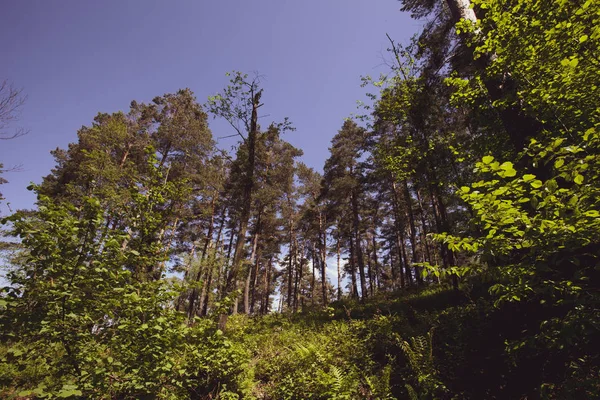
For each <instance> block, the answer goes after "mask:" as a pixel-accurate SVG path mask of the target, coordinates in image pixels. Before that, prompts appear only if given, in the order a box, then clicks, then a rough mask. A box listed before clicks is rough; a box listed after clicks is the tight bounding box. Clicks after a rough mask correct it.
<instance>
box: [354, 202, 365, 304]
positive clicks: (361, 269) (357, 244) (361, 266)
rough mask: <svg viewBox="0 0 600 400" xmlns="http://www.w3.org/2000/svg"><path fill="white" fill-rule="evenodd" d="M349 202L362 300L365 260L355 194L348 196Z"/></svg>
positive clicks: (363, 297) (363, 296) (363, 294)
mask: <svg viewBox="0 0 600 400" xmlns="http://www.w3.org/2000/svg"><path fill="white" fill-rule="evenodd" d="M350 201H351V202H352V213H353V228H354V238H355V243H354V245H355V247H356V259H357V263H358V273H359V275H360V291H361V293H360V294H361V298H362V299H363V300H364V299H366V298H367V297H368V296H367V278H366V277H365V260H364V258H363V252H362V245H361V244H362V243H361V242H362V240H361V237H360V231H359V224H360V220H359V215H358V199H357V196H356V193H352V194H351V195H350Z"/></svg>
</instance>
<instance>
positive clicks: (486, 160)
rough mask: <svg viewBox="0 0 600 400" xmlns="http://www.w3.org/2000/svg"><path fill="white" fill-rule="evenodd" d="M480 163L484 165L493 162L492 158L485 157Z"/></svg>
mask: <svg viewBox="0 0 600 400" xmlns="http://www.w3.org/2000/svg"><path fill="white" fill-rule="evenodd" d="M482 161H483V163H484V164H489V163H491V162H492V161H494V157H493V156H485V157H483V159H482Z"/></svg>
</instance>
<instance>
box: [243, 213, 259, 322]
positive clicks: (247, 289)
mask: <svg viewBox="0 0 600 400" xmlns="http://www.w3.org/2000/svg"><path fill="white" fill-rule="evenodd" d="M259 221H260V216H259ZM259 223H260V222H259ZM258 229H259V226H258V225H257V227H256V232H254V240H253V244H252V254H251V255H250V264H249V265H248V276H247V277H246V286H245V287H244V312H245V313H246V315H249V314H250V281H251V280H252V267H253V266H254V263H255V262H256V247H257V246H258V235H259V233H258Z"/></svg>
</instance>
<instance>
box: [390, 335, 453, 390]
mask: <svg viewBox="0 0 600 400" xmlns="http://www.w3.org/2000/svg"><path fill="white" fill-rule="evenodd" d="M400 348H401V349H402V351H403V352H404V354H405V355H406V358H407V359H408V362H409V364H410V367H411V369H412V371H413V373H414V375H415V376H416V378H417V382H418V383H419V391H420V392H421V394H422V395H424V396H426V395H427V394H433V393H436V392H445V391H446V387H445V386H444V385H443V384H442V383H441V382H440V381H439V379H438V378H437V375H438V373H437V370H436V369H435V365H434V360H433V328H432V329H431V330H430V331H429V332H428V333H427V335H425V336H416V337H412V338H410V343H409V342H407V341H406V340H404V341H401V342H400ZM406 389H407V391H408V393H409V397H410V398H411V399H413V395H414V396H417V397H414V398H415V399H418V397H419V396H418V395H417V391H416V390H415V389H414V388H413V387H412V386H410V385H408V384H407V385H406Z"/></svg>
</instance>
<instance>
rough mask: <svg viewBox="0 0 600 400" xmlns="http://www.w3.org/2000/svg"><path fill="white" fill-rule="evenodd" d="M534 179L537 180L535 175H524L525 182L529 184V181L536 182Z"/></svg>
mask: <svg viewBox="0 0 600 400" xmlns="http://www.w3.org/2000/svg"><path fill="white" fill-rule="evenodd" d="M534 179H535V175H533V174H525V175H523V181H524V182H529V181H531V180H534Z"/></svg>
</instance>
